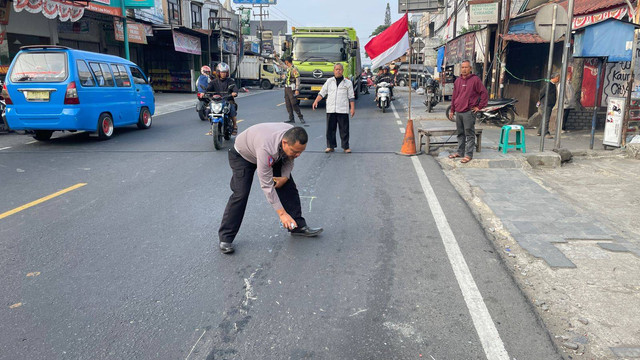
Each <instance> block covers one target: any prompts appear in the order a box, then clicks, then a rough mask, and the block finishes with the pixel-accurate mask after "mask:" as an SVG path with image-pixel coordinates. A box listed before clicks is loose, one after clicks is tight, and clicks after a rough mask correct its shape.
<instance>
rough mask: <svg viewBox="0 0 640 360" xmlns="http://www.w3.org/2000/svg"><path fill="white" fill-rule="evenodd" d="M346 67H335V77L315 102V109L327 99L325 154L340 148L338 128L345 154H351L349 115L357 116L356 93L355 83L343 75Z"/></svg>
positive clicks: (330, 79)
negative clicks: (337, 140) (337, 138)
mask: <svg viewBox="0 0 640 360" xmlns="http://www.w3.org/2000/svg"><path fill="white" fill-rule="evenodd" d="M343 73H344V67H343V66H342V64H340V63H337V64H335V65H334V66H333V75H334V76H333V77H331V78H328V79H327V81H326V82H325V83H324V85H322V89H321V90H320V93H319V94H318V96H317V97H316V100H315V101H314V102H313V109H314V110H315V109H316V108H317V107H318V103H319V102H320V100H322V98H326V99H327V106H326V108H327V148H326V149H324V152H326V153H329V152H333V151H334V150H335V148H336V147H337V146H338V143H337V142H336V127H339V128H340V142H341V145H342V149H344V152H345V153H347V154H349V153H351V149H350V148H349V114H351V117H353V116H354V115H355V114H356V102H355V93H354V91H353V83H352V82H351V80H349V79H347V78H345V77H344V75H343Z"/></svg>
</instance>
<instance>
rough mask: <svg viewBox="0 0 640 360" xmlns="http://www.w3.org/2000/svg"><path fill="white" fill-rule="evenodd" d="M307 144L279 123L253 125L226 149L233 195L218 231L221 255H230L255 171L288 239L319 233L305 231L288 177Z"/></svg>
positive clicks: (298, 130) (317, 230)
mask: <svg viewBox="0 0 640 360" xmlns="http://www.w3.org/2000/svg"><path fill="white" fill-rule="evenodd" d="M307 141H308V135H307V132H306V131H305V130H304V129H303V128H301V127H293V126H291V125H289V124H283V123H262V124H258V125H253V126H251V127H250V128H248V129H247V130H245V131H243V132H242V133H240V135H238V137H237V138H236V142H235V146H234V147H233V148H231V149H229V165H230V166H231V170H232V171H233V176H232V177H231V190H232V191H233V194H231V196H230V197H229V201H228V202H227V207H226V208H225V210H224V215H223V216H222V223H221V224H220V229H219V230H218V237H219V239H220V251H221V252H222V253H223V254H230V253H232V252H233V251H234V247H233V244H232V243H233V240H234V239H235V237H236V235H237V234H238V231H239V230H240V225H241V224H242V218H243V217H244V212H245V209H246V208H247V201H248V200H249V193H250V191H251V183H252V182H253V173H254V172H256V171H257V172H258V180H259V181H260V187H261V188H262V191H263V192H264V194H265V196H266V197H267V201H269V203H270V204H271V206H273V209H274V210H275V211H276V213H277V214H278V217H279V218H280V222H281V223H282V225H283V226H284V227H285V228H286V229H287V230H289V232H290V233H291V235H294V236H307V237H313V236H317V235H318V234H320V233H321V232H322V228H310V227H308V226H307V222H306V220H305V219H304V218H303V217H302V207H301V205H300V195H299V194H298V188H297V187H296V183H295V182H294V181H293V176H292V175H291V170H292V169H293V160H294V159H295V158H297V157H298V156H300V154H302V152H303V151H304V150H305V149H306V147H307Z"/></svg>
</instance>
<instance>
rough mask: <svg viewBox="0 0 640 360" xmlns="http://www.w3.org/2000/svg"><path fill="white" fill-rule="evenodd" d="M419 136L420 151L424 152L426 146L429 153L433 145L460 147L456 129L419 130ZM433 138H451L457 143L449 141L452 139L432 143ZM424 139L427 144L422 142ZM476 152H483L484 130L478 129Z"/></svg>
mask: <svg viewBox="0 0 640 360" xmlns="http://www.w3.org/2000/svg"><path fill="white" fill-rule="evenodd" d="M418 134H419V135H420V140H419V142H420V149H419V150H418V151H422V145H426V152H427V153H428V152H429V150H431V145H441V146H444V145H458V137H457V132H456V129H455V128H450V127H448V128H430V129H418ZM432 136H449V137H450V139H454V140H455V142H452V141H449V140H450V139H447V140H445V141H431V137H432ZM423 137H426V141H425V142H422V138H423ZM476 151H477V152H480V151H482V129H478V128H476Z"/></svg>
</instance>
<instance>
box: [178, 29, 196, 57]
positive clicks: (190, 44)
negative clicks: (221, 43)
mask: <svg viewBox="0 0 640 360" xmlns="http://www.w3.org/2000/svg"><path fill="white" fill-rule="evenodd" d="M172 32H173V46H174V48H175V49H176V51H180V52H183V53H187V54H194V55H201V54H202V47H201V46H200V38H197V37H195V36H191V35H187V34H183V33H179V32H177V31H175V30H173V31H172Z"/></svg>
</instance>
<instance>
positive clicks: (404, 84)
mask: <svg viewBox="0 0 640 360" xmlns="http://www.w3.org/2000/svg"><path fill="white" fill-rule="evenodd" d="M398 86H400V87H405V86H407V82H406V81H405V80H404V79H400V81H398Z"/></svg>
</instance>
